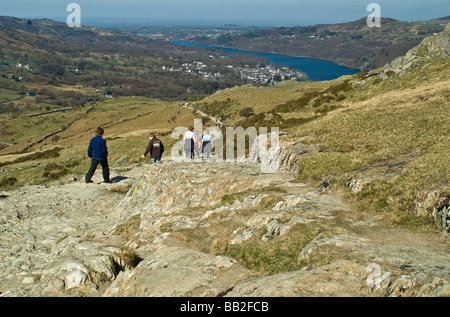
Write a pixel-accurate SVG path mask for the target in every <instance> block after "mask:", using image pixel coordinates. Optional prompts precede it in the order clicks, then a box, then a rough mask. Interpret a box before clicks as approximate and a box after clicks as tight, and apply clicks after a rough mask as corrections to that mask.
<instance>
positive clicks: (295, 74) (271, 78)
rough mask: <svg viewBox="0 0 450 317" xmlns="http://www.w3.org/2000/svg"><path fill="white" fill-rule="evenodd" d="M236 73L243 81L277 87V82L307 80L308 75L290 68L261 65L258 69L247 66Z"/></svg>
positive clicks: (237, 69) (238, 69)
mask: <svg viewBox="0 0 450 317" xmlns="http://www.w3.org/2000/svg"><path fill="white" fill-rule="evenodd" d="M235 71H236V72H237V73H238V74H239V76H240V77H241V78H242V79H245V80H247V81H250V82H252V83H255V84H267V85H275V84H276V83H277V82H282V81H285V80H297V81H304V80H306V75H305V74H304V73H303V72H301V71H299V70H294V69H291V68H289V67H277V66H274V65H270V64H269V65H261V66H259V67H256V68H251V67H249V66H245V67H242V68H236V69H235Z"/></svg>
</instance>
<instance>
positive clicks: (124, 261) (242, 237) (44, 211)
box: [0, 161, 450, 296]
mask: <svg viewBox="0 0 450 317" xmlns="http://www.w3.org/2000/svg"><path fill="white" fill-rule="evenodd" d="M100 174H101V173H99V172H98V173H97V174H96V176H94V182H95V183H94V184H84V183H83V182H81V181H73V180H70V179H66V180H62V181H61V182H58V183H56V184H53V185H51V186H33V187H25V188H21V189H19V190H15V191H8V192H2V193H0V197H1V198H0V232H1V236H0V292H1V294H0V296H343V295H348V296H421V295H422V296H449V295H450V286H449V284H448V281H449V280H450V261H449V253H448V250H449V248H448V247H449V242H448V239H447V238H445V237H441V236H437V235H436V234H431V233H417V232H408V231H406V230H403V229H399V228H394V227H392V226H387V224H388V221H386V219H385V217H384V216H383V215H376V214H361V213H359V212H357V211H355V210H354V209H353V208H352V207H351V206H348V205H347V204H346V203H345V202H344V201H343V200H341V199H339V198H338V197H333V196H331V195H329V194H327V193H326V192H321V191H318V190H316V189H315V188H311V187H310V186H308V185H307V184H302V183H298V182H295V180H294V177H293V176H292V175H291V174H289V173H276V174H261V173H260V171H259V166H257V165H254V164H244V163H241V164H236V163H213V162H205V163H174V162H171V161H164V162H163V163H162V164H157V165H153V166H130V167H129V168H125V169H122V170H120V169H115V170H114V169H113V172H112V178H113V179H115V180H116V182H115V183H114V184H112V185H108V184H102V183H101V175H100ZM288 243H292V244H291V245H289V244H288ZM285 245H288V246H289V247H290V248H291V249H292V248H294V249H296V250H297V248H298V252H297V253H295V254H294V255H293V257H292V258H291V259H290V261H291V262H292V263H293V266H294V268H293V269H289V270H284V271H283V270H281V272H278V273H273V274H267V273H261V272H260V271H258V270H255V269H254V266H255V265H256V264H255V263H254V262H248V261H247V262H246V261H244V260H243V259H245V255H246V254H248V255H249V256H248V257H250V254H252V252H254V251H255V246H259V247H260V248H261V250H263V252H266V251H267V250H277V248H279V249H283V246H285ZM233 250H241V251H242V252H241V253H240V255H239V254H237V253H232V252H231V251H233ZM288 251H289V250H287V251H286V252H288ZM267 252H268V251H267ZM233 254H237V255H236V256H232V255H233ZM263 255H264V256H267V254H263ZM282 256H283V255H282ZM267 261H270V260H267ZM280 261H281V260H280Z"/></svg>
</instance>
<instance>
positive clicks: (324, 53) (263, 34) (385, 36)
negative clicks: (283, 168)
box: [130, 17, 450, 70]
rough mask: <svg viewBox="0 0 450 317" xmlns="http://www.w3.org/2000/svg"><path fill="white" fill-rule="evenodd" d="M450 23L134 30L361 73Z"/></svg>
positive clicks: (362, 21)
mask: <svg viewBox="0 0 450 317" xmlns="http://www.w3.org/2000/svg"><path fill="white" fill-rule="evenodd" d="M448 22H450V17H445V18H441V19H435V20H429V21H417V22H403V21H398V20H395V19H389V18H383V19H382V27H381V28H369V27H368V26H367V22H366V18H362V19H360V20H357V21H354V22H348V23H340V24H320V25H311V26H303V27H281V28H273V29H260V28H239V27H238V26H225V27H223V28H209V29H204V28H202V29H200V28H194V27H192V28H190V29H188V28H184V29H176V28H171V29H166V30H163V29H158V28H133V29H131V30H130V31H132V32H136V33H140V34H147V35H148V34H152V35H155V34H158V37H159V38H169V39H181V38H182V39H183V40H184V41H189V42H195V43H202V44H208V45H213V46H222V47H227V48H233V49H241V50H248V51H256V52H263V53H277V54H284V55H290V56H299V57H311V58H320V59H327V60H332V61H334V62H337V63H339V64H342V65H345V66H347V67H352V68H358V69H363V70H370V69H375V68H377V67H381V66H383V65H385V64H386V63H388V62H390V61H391V60H392V59H394V58H396V57H398V56H402V55H404V54H405V53H406V52H407V51H408V50H409V49H411V48H413V47H414V46H416V45H418V44H419V43H420V42H421V41H422V40H423V39H424V38H425V37H427V36H430V35H433V34H435V33H439V32H441V31H442V30H443V29H444V27H445V25H447V23H448Z"/></svg>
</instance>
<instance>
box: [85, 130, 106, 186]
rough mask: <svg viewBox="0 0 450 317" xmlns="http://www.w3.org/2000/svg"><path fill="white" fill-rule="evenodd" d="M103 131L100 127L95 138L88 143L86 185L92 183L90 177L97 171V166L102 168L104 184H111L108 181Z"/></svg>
mask: <svg viewBox="0 0 450 317" xmlns="http://www.w3.org/2000/svg"><path fill="white" fill-rule="evenodd" d="M104 132H105V130H104V129H103V128H101V127H98V128H97V131H96V134H97V135H96V136H95V137H94V138H92V140H91V142H90V143H89V147H88V151H87V155H88V156H89V158H90V159H91V167H90V168H89V171H88V173H87V174H86V178H85V181H86V183H93V181H92V180H91V178H92V176H93V175H94V173H95V170H96V169H97V166H98V164H100V165H101V166H102V172H103V180H104V181H105V183H111V180H110V179H109V166H108V148H107V147H106V141H105V140H104V139H103V137H102V136H103V133H104Z"/></svg>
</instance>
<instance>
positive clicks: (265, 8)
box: [0, 0, 450, 26]
mask: <svg viewBox="0 0 450 317" xmlns="http://www.w3.org/2000/svg"><path fill="white" fill-rule="evenodd" d="M72 2H74V3H78V4H79V5H80V7H81V20H82V21H81V22H82V24H84V23H83V21H86V22H88V21H89V22H90V21H93V20H95V18H101V19H108V20H110V21H111V20H112V21H114V20H117V21H123V20H129V19H130V18H138V19H136V20H135V21H140V22H142V20H144V21H146V22H147V23H150V24H157V23H160V22H164V21H167V22H168V23H187V22H191V23H194V22H199V23H212V24H218V25H222V24H225V23H236V24H241V25H260V26H269V25H270V26H283V25H284V26H294V25H299V26H301V25H311V24H319V23H338V22H349V21H354V20H357V19H360V18H362V17H367V16H368V15H369V12H367V11H366V8H367V6H368V5H369V3H372V2H375V3H378V4H379V5H380V6H381V16H382V17H390V18H395V19H398V20H403V21H417V20H426V19H432V18H439V17H444V16H447V15H450V1H449V0H427V1H423V0H378V1H377V0H306V1H305V0H270V1H269V0H159V1H157V0H39V1H38V0H0V15H2V16H15V17H24V18H36V17H39V18H51V19H59V20H64V21H65V18H66V17H67V16H68V15H69V13H68V12H66V7H67V5H68V4H69V3H72Z"/></svg>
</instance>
